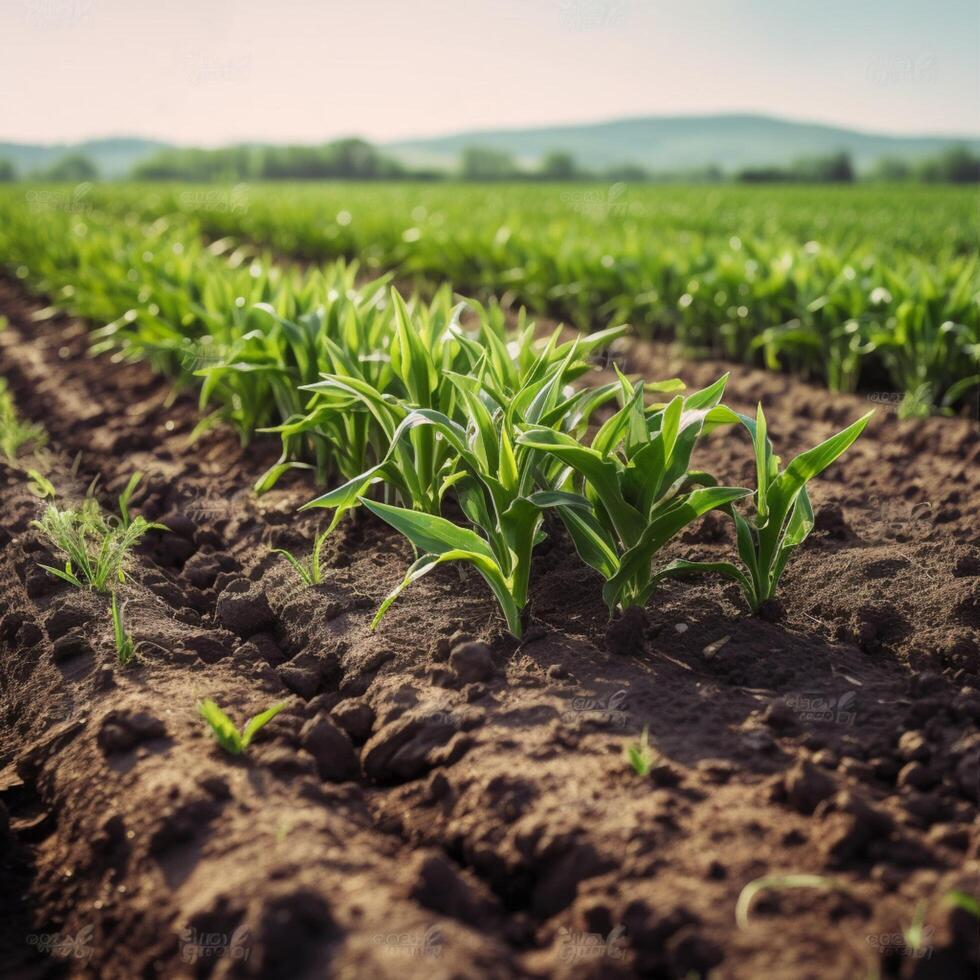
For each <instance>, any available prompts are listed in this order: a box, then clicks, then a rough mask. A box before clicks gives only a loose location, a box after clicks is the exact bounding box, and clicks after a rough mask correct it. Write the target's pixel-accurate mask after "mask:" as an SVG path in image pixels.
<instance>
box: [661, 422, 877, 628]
mask: <svg viewBox="0 0 980 980" xmlns="http://www.w3.org/2000/svg"><path fill="white" fill-rule="evenodd" d="M873 414H874V412H868V414H867V415H864V416H862V417H861V418H859V419H858V420H857V421H856V422H854V423H852V424H851V425H849V426H848V427H847V428H846V429H843V430H841V431H840V432H838V433H837V435H835V436H831V438H829V439H827V440H826V441H825V442H822V443H820V445H819V446H815V447H814V448H813V449H808V450H807V451H806V452H804V453H800V455H799V456H797V457H796V458H795V459H794V460H793V461H792V462H791V463H790V464H789V465H788V466H787V467H786V468H785V469H783V470H782V471H780V469H779V457H778V456H776V455H775V454H774V453H773V450H772V443H771V442H770V441H769V438H768V436H767V435H766V417H765V415H764V414H763V412H762V405H761V404H760V405H759V407H758V410H757V412H756V417H755V419H751V418H748V417H747V416H744V415H740V416H739V419H740V421H741V422H742V424H743V425H744V426H745V428H746V429H748V431H749V433H750V434H751V436H752V443H753V446H754V447H755V462H756V481H757V489H756V492H755V516H754V517H753V518H752V519H751V520H748V519H746V518H744V517H742V516H741V514H739V513H738V511H737V510H736V509H735V508H734V507H726V508H723V509H724V510H725V511H726V512H727V513H729V514H730V515H731V516H732V518H733V519H734V521H735V531H736V537H737V541H738V554H739V557H740V558H741V559H742V565H743V566H744V570H743V569H742V568H739V567H738V566H736V565H733V564H732V563H731V562H727V561H713V562H702V561H684V560H677V561H674V562H671V564H670V565H668V566H667V567H666V568H665V569H664V570H663V571H662V572H661V573H660V577H663V576H674V575H686V574H689V573H691V572H705V573H715V574H718V575H723V576H725V577H726V578H730V579H733V580H734V581H735V582H737V583H738V585H739V587H740V588H741V590H742V592H743V593H744V594H745V598H746V600H747V601H748V603H749V606H750V607H751V609H752V611H753V612H755V611H756V610H758V609H759V607H760V606H761V605H762V604H763V603H764V602H765V601H766V600H767V599H772V598H773V597H774V596H775V594H776V589H777V587H778V585H779V580H780V578H781V577H782V574H783V569H784V568H785V567H786V563H787V562H788V561H789V558H790V556H791V555H792V553H793V552H794V551H795V550H796V549H797V548H798V547H799V546H800V545H801V544H802V543H803V542H804V541H805V540H806V538H807V537H808V536H809V534H810V532H811V531H812V530H813V507H812V506H811V504H810V497H809V494H808V493H807V489H806V485H807V483H808V482H809V481H810V480H811V479H812V478H813V477H815V476H817V475H818V474H820V473H822V472H823V471H824V470H825V469H826V468H827V467H828V466H830V464H831V463H833V462H834V461H835V460H836V459H837V458H838V457H839V456H841V455H842V454H843V453H844V452H845V451H846V450H847V449H848V448H849V447H850V446H851V444H852V443H853V442H854V440H855V439H857V437H858V436H859V435H861V433H862V432H863V431H864V427H865V426H866V425H867V424H868V420H869V419H870V418H871V416H872V415H873Z"/></svg>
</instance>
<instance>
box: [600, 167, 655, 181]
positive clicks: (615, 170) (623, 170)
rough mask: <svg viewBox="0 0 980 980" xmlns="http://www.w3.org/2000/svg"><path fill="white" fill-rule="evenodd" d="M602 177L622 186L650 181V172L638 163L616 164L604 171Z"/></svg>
mask: <svg viewBox="0 0 980 980" xmlns="http://www.w3.org/2000/svg"><path fill="white" fill-rule="evenodd" d="M602 177H603V179H604V180H612V181H616V182H618V183H623V184H639V183H642V182H643V181H645V180H649V179H650V171H649V170H647V169H646V168H645V167H641V166H640V165H639V164H638V163H617V164H614V165H613V166H612V167H609V168H607V169H606V170H604V171H603V173H602Z"/></svg>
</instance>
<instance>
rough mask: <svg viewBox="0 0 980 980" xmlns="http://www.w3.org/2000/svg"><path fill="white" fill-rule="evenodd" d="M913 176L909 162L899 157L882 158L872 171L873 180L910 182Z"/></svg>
mask: <svg viewBox="0 0 980 980" xmlns="http://www.w3.org/2000/svg"><path fill="white" fill-rule="evenodd" d="M911 175H912V168H911V167H910V166H909V164H908V161H907V160H902V159H900V158H899V157H882V158H881V159H880V160H879V161H878V162H877V163H876V164H875V166H874V169H873V170H872V171H871V178H872V179H873V180H908V179H909V177H910V176H911Z"/></svg>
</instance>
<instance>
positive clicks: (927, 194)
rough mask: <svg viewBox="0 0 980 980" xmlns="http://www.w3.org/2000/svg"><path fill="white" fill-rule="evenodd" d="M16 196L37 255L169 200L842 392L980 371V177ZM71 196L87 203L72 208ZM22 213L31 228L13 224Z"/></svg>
mask: <svg viewBox="0 0 980 980" xmlns="http://www.w3.org/2000/svg"><path fill="white" fill-rule="evenodd" d="M0 201H2V202H3V203H2V204H0V207H3V208H4V211H5V215H6V223H7V225H8V228H7V232H6V236H5V238H3V254H2V258H3V260H4V261H5V262H6V263H8V264H14V265H24V264H25V263H26V264H27V265H28V266H30V262H29V261H28V260H27V258H26V256H27V253H26V252H25V253H24V254H23V255H18V248H19V247H21V246H22V245H24V244H25V243H27V242H29V240H30V238H31V235H32V234H36V235H38V236H39V237H40V238H42V239H44V240H45V241H47V242H50V241H52V240H54V239H57V238H58V237H59V236H63V235H65V234H67V235H69V236H71V235H73V234H75V230H77V228H78V226H79V225H80V224H84V223H86V222H99V221H100V220H101V219H100V217H99V216H100V215H102V214H105V215H106V216H107V227H108V228H110V229H111V227H112V225H113V220H112V219H115V220H116V221H118V220H120V219H123V218H125V220H126V221H128V222H130V223H131V222H133V221H150V220H152V219H156V218H159V217H162V216H169V217H170V218H171V220H172V221H179V223H180V224H181V226H182V227H185V228H187V229H188V232H187V234H189V235H190V234H194V233H195V232H200V233H201V234H202V235H203V236H205V237H206V238H208V239H214V238H216V237H224V236H230V237H232V238H234V239H236V240H240V241H246V242H249V243H253V244H256V245H260V246H264V247H268V249H270V250H271V251H272V252H274V253H278V254H279V255H280V256H282V257H286V256H295V257H299V258H303V259H307V260H315V261H322V260H328V259H334V258H337V257H346V258H350V259H356V260H357V261H358V262H359V264H360V266H361V267H362V268H363V269H365V270H367V271H369V272H370V273H371V274H377V273H380V272H385V271H393V272H394V273H395V274H396V275H397V276H398V277H399V278H400V279H401V280H411V281H412V282H414V283H415V285H416V286H417V287H418V288H420V289H422V290H423V291H425V290H427V289H428V287H429V286H430V285H431V284H434V283H443V282H448V283H449V284H450V285H451V286H452V288H453V289H454V290H456V291H458V292H461V293H463V294H466V295H477V296H480V297H486V296H489V295H496V296H503V297H505V298H507V299H508V300H513V301H516V302H518V303H520V304H523V305H525V306H526V307H527V308H528V310H529V311H530V312H532V313H534V314H538V315H544V314H549V315H553V316H556V317H559V318H563V319H566V320H569V321H571V322H573V323H574V324H576V325H578V326H580V327H583V328H584V327H589V328H595V327H597V326H605V325H607V324H609V323H621V322H628V323H630V324H631V325H632V326H633V327H634V329H635V330H636V331H637V332H638V333H640V334H644V335H648V336H658V337H671V338H676V339H677V340H679V341H680V342H681V343H682V344H683V345H684V346H685V348H686V349H688V350H689V351H690V352H691V353H693V354H712V355H720V356H723V357H726V358H730V359H734V360H742V361H749V362H756V363H759V364H764V365H766V366H768V367H770V368H773V369H782V370H789V371H792V372H794V373H797V374H799V375H801V376H803V377H806V378H809V379H817V380H820V381H822V382H824V383H826V384H827V385H829V386H830V387H832V388H835V389H840V390H855V389H859V388H863V389H873V390H888V391H892V392H897V393H910V394H912V395H914V396H915V397H914V399H913V400H912V401H911V402H910V405H912V406H913V407H912V408H910V410H918V409H916V408H915V407H914V406H919V407H920V408H921V406H923V405H926V406H928V405H931V406H933V407H940V408H942V407H943V406H956V405H957V404H958V403H960V402H962V400H963V398H964V395H965V394H966V392H967V391H968V390H969V389H970V387H971V385H972V384H973V383H974V380H975V378H976V375H977V373H978V370H980V368H978V364H980V305H978V304H980V268H978V260H977V258H976V255H977V234H978V230H977V223H976V194H975V192H973V191H971V190H964V189H958V188H947V187H924V186H902V187H898V186H895V187H887V186H885V187H879V186H856V187H839V188H832V187H799V186H796V187H766V188H758V187H731V186H724V187H719V186H701V187H677V186H669V185H662V186H650V185H645V186H644V185H635V186H634V185H625V184H614V185H608V184H606V185H593V184H560V185H559V184H532V185H516V186H515V185H446V184H433V185H427V184H405V183H400V184H355V185H352V184H313V185H282V184H278V185H276V184H272V185H268V184H267V185H239V186H237V187H234V188H230V187H220V186H211V185H193V186H190V185H177V186H172V185H163V186H161V185H103V186H98V187H95V188H91V189H87V190H83V191H82V192H81V193H79V192H78V191H77V190H73V189H67V190H64V191H56V190H51V189H41V188H37V189H34V190H31V189H27V190H26V191H25V190H24V189H23V188H20V189H17V190H13V189H10V190H8V191H6V192H5V193H4V196H3V197H2V198H0ZM66 212H67V217H70V218H71V219H72V220H71V221H66V220H61V221H60V222H59V217H58V216H59V215H62V218H64V217H65V215H66ZM18 215H19V216H20V220H21V221H22V222H23V224H22V225H21V227H23V228H28V227H29V226H33V231H31V230H25V231H23V232H22V233H18V232H17V231H16V227H15V226H16V225H17V222H18ZM59 229H60V230H59ZM73 229H74V230H73ZM18 235H19V236H20V237H19V239H18ZM42 261H46V262H48V264H49V265H50V264H51V262H52V261H53V259H52V258H51V257H47V258H46V259H44V260H42ZM66 261H68V262H69V264H70V259H66ZM48 274H49V275H50V274H51V270H50V269H49V270H48ZM106 312H107V314H108V312H109V311H108V310H107V311H106ZM108 318H112V317H108Z"/></svg>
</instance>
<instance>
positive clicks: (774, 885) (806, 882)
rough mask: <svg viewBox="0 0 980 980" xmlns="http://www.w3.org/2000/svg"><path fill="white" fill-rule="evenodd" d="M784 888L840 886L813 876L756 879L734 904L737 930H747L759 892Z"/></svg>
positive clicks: (828, 879) (794, 875) (770, 876)
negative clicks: (750, 913)
mask: <svg viewBox="0 0 980 980" xmlns="http://www.w3.org/2000/svg"><path fill="white" fill-rule="evenodd" d="M785 888H819V889H823V890H824V891H830V890H833V889H836V888H840V885H838V884H837V882H836V881H834V880H833V879H832V878H827V877H825V876H824V875H815V874H789V875H764V876H763V877H762V878H756V879H755V880H754V881H750V882H749V883H748V884H747V885H746V886H745V887H744V888H743V889H742V891H741V894H740V895H739V896H738V901H737V902H736V903H735V921H736V922H737V923H738V927H739V929H746V928H748V925H749V911H750V910H751V908H752V902H753V901H754V900H755V896H756V895H758V894H759V892H763V891H779V890H782V889H785Z"/></svg>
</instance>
